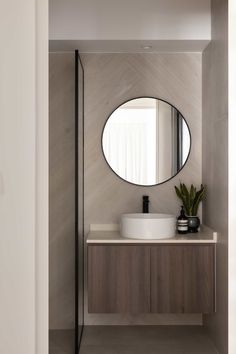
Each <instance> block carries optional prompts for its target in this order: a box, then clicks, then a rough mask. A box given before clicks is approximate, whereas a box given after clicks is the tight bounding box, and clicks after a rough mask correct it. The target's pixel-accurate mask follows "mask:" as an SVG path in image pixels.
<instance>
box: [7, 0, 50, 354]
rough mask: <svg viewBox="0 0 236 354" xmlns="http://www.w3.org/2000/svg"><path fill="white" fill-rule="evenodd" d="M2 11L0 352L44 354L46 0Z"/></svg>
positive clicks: (10, 4)
mask: <svg viewBox="0 0 236 354" xmlns="http://www.w3.org/2000/svg"><path fill="white" fill-rule="evenodd" d="M0 14H1V16H0V17H1V20H0V40H1V57H0V77H1V80H0V235H1V236H0V314H1V315H0V352H1V353H6V354H33V353H40V354H44V353H47V301H46V299H47V1H46V0H40V1H38V2H37V1H31V0H24V1H16V0H3V1H1V5H0ZM41 25H42V26H41ZM37 197H38V198H37ZM42 255H44V258H43V257H42ZM39 307H40V310H39V311H37V310H38V309H39Z"/></svg>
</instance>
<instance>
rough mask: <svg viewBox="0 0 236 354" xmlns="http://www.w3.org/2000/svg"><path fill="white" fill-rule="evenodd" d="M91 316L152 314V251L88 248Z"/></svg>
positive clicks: (137, 248)
mask: <svg viewBox="0 0 236 354" xmlns="http://www.w3.org/2000/svg"><path fill="white" fill-rule="evenodd" d="M88 291H89V302H88V304H89V305H88V308H89V312H94V313H117V312H118V313H147V312H150V249H149V247H148V246H147V247H146V246H116V245H115V246H110V245H105V246H89V247H88Z"/></svg>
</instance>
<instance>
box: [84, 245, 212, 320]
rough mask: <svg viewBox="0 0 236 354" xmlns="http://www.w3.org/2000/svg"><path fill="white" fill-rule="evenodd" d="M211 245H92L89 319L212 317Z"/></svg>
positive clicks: (89, 263)
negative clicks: (97, 316)
mask: <svg viewBox="0 0 236 354" xmlns="http://www.w3.org/2000/svg"><path fill="white" fill-rule="evenodd" d="M214 264H215V246H214V245H212V244H202V245H199V244H171V245H170V244H158V245H121V244H116V245H111V244H105V245H101V244H100V245H89V246H88V310H89V312H90V313H212V312H214V309H215V295H214V292H215V266H214Z"/></svg>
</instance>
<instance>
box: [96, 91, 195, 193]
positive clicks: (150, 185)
mask: <svg viewBox="0 0 236 354" xmlns="http://www.w3.org/2000/svg"><path fill="white" fill-rule="evenodd" d="M138 98H153V99H156V100H159V101H162V102H165V103H168V104H169V105H170V106H172V107H173V108H175V109H176V111H177V112H178V113H179V114H180V115H181V116H182V117H183V119H184V121H185V123H186V125H187V127H188V131H189V136H190V147H189V153H188V156H187V158H186V161H185V163H184V164H183V166H182V167H181V169H180V170H179V171H178V172H177V173H176V174H175V175H173V176H171V177H170V178H168V179H166V180H165V181H163V182H160V183H156V184H145V185H144V184H137V183H133V182H130V181H127V180H125V179H124V178H122V177H121V176H119V175H118V174H117V173H116V172H115V171H114V170H113V169H112V168H111V166H110V165H109V163H108V161H107V159H106V156H105V154H104V150H103V145H102V138H103V132H104V129H105V127H106V124H107V122H108V119H109V118H110V116H111V115H112V114H113V113H114V112H115V111H116V110H117V109H118V108H119V107H121V106H122V105H123V104H125V103H127V102H130V101H132V100H136V99H138ZM191 148H192V135H191V131H190V129H189V125H188V123H187V121H186V119H185V118H184V116H183V115H182V113H181V112H180V111H179V110H178V109H177V108H176V107H175V106H174V105H173V104H171V103H169V102H168V101H165V100H163V99H161V98H157V97H153V96H138V97H133V98H130V99H129V100H126V101H124V102H122V103H121V104H120V105H119V106H117V107H116V108H115V109H113V111H112V112H111V113H110V114H109V116H108V118H107V119H106V121H105V123H104V125H103V129H102V134H101V150H102V154H103V157H104V159H105V161H106V163H107V166H108V167H109V169H110V170H112V172H114V174H115V175H116V176H117V177H118V178H119V179H121V180H122V181H124V182H126V183H129V184H132V185H134V186H139V187H154V186H159V185H161V184H163V183H166V182H168V181H170V180H171V179H172V178H174V177H175V176H177V175H178V174H179V173H180V171H182V169H183V168H184V166H185V165H186V163H187V162H188V159H189V156H190V153H191Z"/></svg>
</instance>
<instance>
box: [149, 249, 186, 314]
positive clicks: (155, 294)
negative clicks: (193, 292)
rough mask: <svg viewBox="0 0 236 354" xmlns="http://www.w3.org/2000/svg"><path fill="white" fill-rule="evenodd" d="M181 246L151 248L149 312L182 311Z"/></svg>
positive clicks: (182, 277)
mask: <svg viewBox="0 0 236 354" xmlns="http://www.w3.org/2000/svg"><path fill="white" fill-rule="evenodd" d="M183 298H184V273H183V247H181V246H180V247H179V246H158V247H156V246H153V247H152V248H151V312H158V313H183V312H184V308H183V305H184V304H183Z"/></svg>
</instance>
